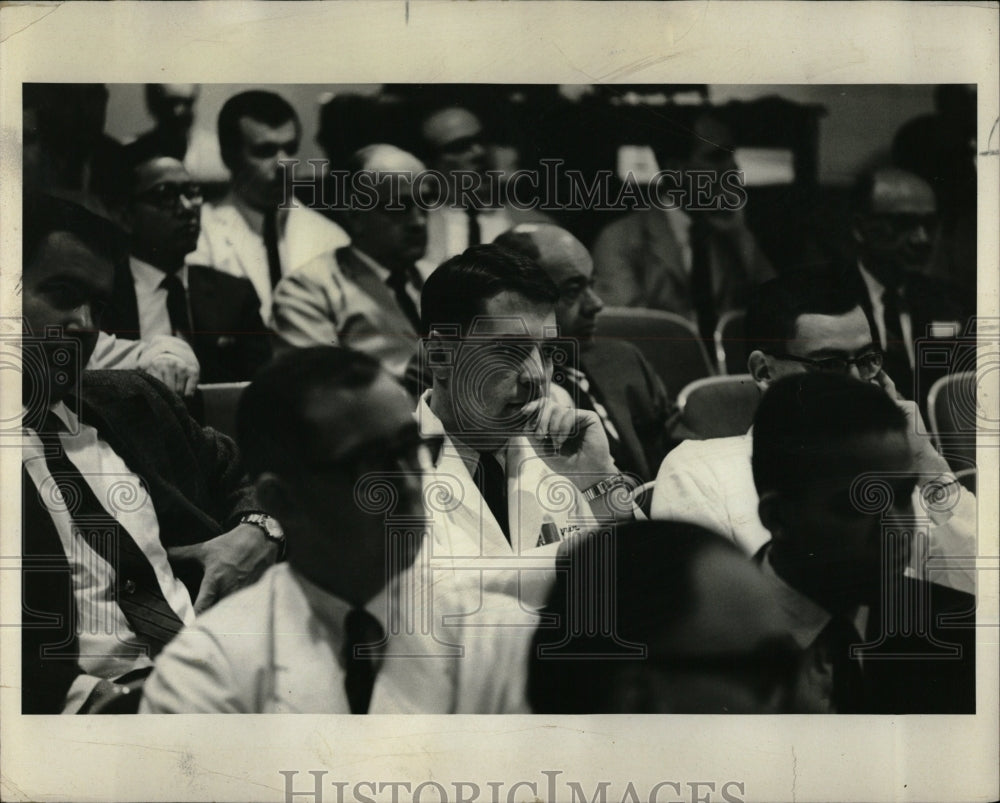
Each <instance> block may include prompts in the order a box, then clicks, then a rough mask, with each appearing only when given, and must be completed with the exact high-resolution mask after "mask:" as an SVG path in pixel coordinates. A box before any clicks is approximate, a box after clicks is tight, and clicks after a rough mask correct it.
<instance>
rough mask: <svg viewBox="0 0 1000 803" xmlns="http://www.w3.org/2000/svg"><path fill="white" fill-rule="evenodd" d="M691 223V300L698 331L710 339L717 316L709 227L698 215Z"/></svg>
mask: <svg viewBox="0 0 1000 803" xmlns="http://www.w3.org/2000/svg"><path fill="white" fill-rule="evenodd" d="M702 214H704V213H702ZM693 217H694V220H693V221H692V223H691V302H692V304H693V306H694V311H695V315H696V316H697V319H698V332H699V333H700V334H701V336H702V338H703V339H704V340H707V341H711V340H712V338H713V336H714V333H715V325H716V323H718V320H719V316H718V313H717V311H716V309H715V291H714V289H713V287H712V256H711V243H710V241H709V234H710V229H709V226H708V223H706V222H705V221H704V220H703V219H702V218H701V217H700V216H699V215H694V216H693Z"/></svg>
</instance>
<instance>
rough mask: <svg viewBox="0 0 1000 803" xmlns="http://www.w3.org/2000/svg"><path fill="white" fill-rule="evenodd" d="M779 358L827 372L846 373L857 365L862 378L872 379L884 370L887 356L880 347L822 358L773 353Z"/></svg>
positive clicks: (773, 355)
mask: <svg viewBox="0 0 1000 803" xmlns="http://www.w3.org/2000/svg"><path fill="white" fill-rule="evenodd" d="M771 356H772V357H777V358H778V359H779V360H791V361H792V362H797V363H801V364H802V365H807V366H809V367H810V368H812V369H813V370H814V371H821V372H822V373H825V374H846V373H847V372H848V371H849V370H851V366H857V368H858V375H859V376H860V377H861V378H862V379H872V378H874V377H875V375H876V374H877V373H878V372H879V371H881V370H882V363H883V361H884V359H885V356H884V355H883V354H882V352H881V351H879V350H878V349H872V350H871V351H866V352H865V353H864V354H861V355H859V356H857V357H823V358H821V359H815V360H814V359H810V358H809V357H796V356H795V355H794V354H785V353H780V354H772V355H771Z"/></svg>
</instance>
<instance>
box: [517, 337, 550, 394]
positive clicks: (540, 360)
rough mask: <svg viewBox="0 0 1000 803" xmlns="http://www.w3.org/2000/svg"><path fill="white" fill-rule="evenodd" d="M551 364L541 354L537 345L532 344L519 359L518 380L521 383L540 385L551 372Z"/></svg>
mask: <svg viewBox="0 0 1000 803" xmlns="http://www.w3.org/2000/svg"><path fill="white" fill-rule="evenodd" d="M551 370H552V366H551V365H549V364H548V363H547V361H546V360H545V358H544V357H543V356H542V351H541V349H540V348H539V347H538V346H534V347H532V348H531V350H530V351H529V352H528V353H527V354H525V355H524V359H522V360H521V365H520V373H519V374H518V380H519V381H520V382H521V384H523V385H538V386H541V385H542V384H543V383H544V382H545V380H546V379H547V378H548V375H549V374H550V373H551Z"/></svg>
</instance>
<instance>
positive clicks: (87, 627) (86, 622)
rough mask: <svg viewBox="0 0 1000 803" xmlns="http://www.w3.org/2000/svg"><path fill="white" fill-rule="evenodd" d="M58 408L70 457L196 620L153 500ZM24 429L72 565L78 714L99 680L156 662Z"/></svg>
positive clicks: (30, 465)
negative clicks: (79, 672)
mask: <svg viewBox="0 0 1000 803" xmlns="http://www.w3.org/2000/svg"><path fill="white" fill-rule="evenodd" d="M52 412H53V413H55V415H56V416H58V418H59V419H60V420H61V421H62V422H63V423H64V424H65V425H66V431H64V432H62V433H60V435H59V439H60V441H61V442H62V445H63V449H65V451H66V456H67V457H68V458H69V459H70V461H71V462H72V463H73V465H75V466H76V467H77V468H78V469H79V471H80V474H81V475H82V476H83V477H84V479H85V480H86V482H87V484H88V485H89V486H90V487H91V489H92V490H93V492H94V495H95V496H96V497H97V499H98V500H100V501H101V503H102V504H103V505H104V506H105V509H107V510H108V513H109V514H111V515H113V516H114V517H115V518H116V519H117V520H118V523H119V524H120V525H121V526H122V527H124V528H125V529H126V530H127V531H128V533H129V535H131V536H132V539H133V540H134V541H135V542H136V544H137V545H138V546H139V548H140V549H141V550H142V552H143V554H144V555H145V556H146V558H147V560H148V561H149V563H150V565H151V566H152V568H153V571H154V573H155V574H156V579H157V580H158V581H159V585H160V590H161V591H162V592H163V596H164V598H165V599H166V601H167V603H168V604H169V605H170V607H171V608H172V609H173V611H174V613H176V614H177V616H178V618H180V620H181V621H182V622H185V623H189V622H192V621H193V620H194V608H193V607H192V605H191V597H190V595H189V594H188V591H187V588H186V587H185V586H184V584H183V583H181V582H180V580H178V579H177V578H175V577H174V573H173V570H172V569H171V568H170V563H169V562H168V560H167V553H166V549H165V548H164V547H163V544H161V543H160V528H159V522H158V521H157V518H156V511H155V509H154V508H153V501H152V499H150V497H149V494H148V493H147V492H146V489H145V487H144V486H143V483H142V480H141V479H140V478H139V477H138V476H136V475H135V474H133V473H132V471H131V470H130V469H129V468H128V466H127V465H126V464H125V461H124V460H122V459H121V458H120V457H119V456H118V455H117V454H116V453H115V452H114V450H113V449H112V448H111V447H110V446H109V445H108V444H107V443H106V442H105V441H103V440H102V439H101V437H100V436H99V435H98V433H97V430H96V429H94V428H93V427H91V426H89V425H88V424H84V423H83V422H81V421H80V420H79V419H78V418H77V416H76V415H75V414H74V413H73V412H72V411H71V410H70V409H69V408H68V407H66V405H65V404H63V403H62V402H59V403H58V404H56V405H54V406H53V407H52ZM24 434H25V439H24V448H23V452H22V461H23V462H24V468H25V470H26V471H27V472H28V476H29V477H30V478H31V480H32V482H33V483H34V485H35V487H36V488H37V489H38V490H39V491H40V497H41V499H42V500H43V501H44V503H45V504H46V506H47V508H48V511H49V514H50V515H51V516H52V522H53V524H54V525H55V528H56V532H57V533H58V534H59V539H60V541H61V542H62V546H63V550H64V552H65V554H66V558H67V561H68V562H69V565H70V569H71V571H72V578H73V597H74V600H75V601H76V614H77V635H78V643H79V650H80V657H79V661H78V663H79V664H80V667H81V668H82V669H83V672H84V674H82V675H80V676H78V677H77V678H76V680H74V682H73V684H72V686H71V687H70V690H69V693H68V694H67V698H66V707H65V709H64V713H75V712H76V711H77V710H79V708H80V707H81V706H82V705H83V703H84V702H85V701H86V699H87V697H88V696H89V695H90V693H91V691H92V690H93V688H94V686H95V685H97V683H98V682H99V681H100V680H102V679H103V680H114V679H115V678H118V677H121V676H122V675H124V674H126V673H127V672H130V671H132V670H134V669H141V668H143V667H147V666H150V664H151V662H150V659H149V658H148V657H147V656H146V655H145V654H143V647H141V646H139V645H138V644H137V643H136V642H135V634H134V633H133V632H132V629H131V627H130V626H129V623H128V620H127V619H126V618H125V615H124V613H122V610H121V608H119V607H118V605H117V603H116V602H115V593H116V591H115V585H116V584H115V573H114V569H113V568H112V567H111V565H110V564H109V563H108V562H107V561H105V560H104V559H103V558H102V557H101V556H100V555H99V554H98V553H97V552H96V551H94V549H92V548H91V547H90V545H89V544H87V542H86V540H85V539H84V538H83V537H82V536H80V535H79V534H77V533H74V531H73V521H72V518H71V517H70V514H69V511H68V510H67V508H66V506H65V505H63V504H61V503H58V499H57V498H56V497H55V496H53V494H52V493H51V490H52V488H53V483H54V480H53V479H52V475H51V473H50V472H49V468H48V465H47V464H46V462H45V454H44V450H43V446H42V442H41V440H40V439H39V438H38V436H37V435H36V434H35V433H34V432H33V431H32V430H30V429H26V430H25V432H24Z"/></svg>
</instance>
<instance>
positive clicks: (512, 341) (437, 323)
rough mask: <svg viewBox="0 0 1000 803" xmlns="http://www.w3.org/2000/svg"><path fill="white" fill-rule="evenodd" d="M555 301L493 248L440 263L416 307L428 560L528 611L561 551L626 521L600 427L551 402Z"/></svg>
mask: <svg viewBox="0 0 1000 803" xmlns="http://www.w3.org/2000/svg"><path fill="white" fill-rule="evenodd" d="M558 298H559V293H558V290H557V288H556V286H555V285H554V284H553V282H552V280H551V279H550V278H549V276H548V275H547V274H546V273H545V272H544V271H543V270H542V269H541V268H539V267H538V266H537V265H536V264H535V263H534V262H533V261H531V260H530V259H527V258H525V257H522V256H519V255H515V254H513V253H511V252H508V251H505V250H503V249H501V248H498V247H497V246H476V247H473V248H469V249H467V250H466V251H465V252H464V253H462V254H460V255H458V256H456V257H453V258H451V259H449V260H448V261H447V262H445V263H444V264H442V265H441V266H440V267H439V268H438V269H437V270H436V271H435V272H434V273H433V274H432V275H431V276H430V277H429V278H428V280H427V282H426V283H425V284H424V289H423V295H422V297H421V317H422V321H423V326H424V331H425V333H426V335H427V336H426V339H425V341H424V351H423V358H424V360H425V367H426V369H427V370H428V371H429V373H430V374H431V376H432V384H431V389H430V390H429V391H427V392H425V393H424V395H423V396H422V397H421V399H420V402H419V405H418V409H417V417H418V422H419V425H420V429H421V432H422V434H424V435H425V436H432V435H443V436H444V440H443V446H442V449H441V452H440V454H439V455H438V457H437V459H436V460H435V463H434V469H435V470H434V472H432V473H431V475H430V477H429V487H428V488H427V490H426V493H425V495H424V497H425V504H426V505H427V506H428V508H429V512H430V513H431V516H432V519H433V553H432V557H431V560H432V563H434V564H435V565H440V566H448V567H450V568H452V569H453V570H454V571H455V572H457V573H462V574H465V573H470V574H476V575H478V576H481V577H482V586H483V588H485V589H491V590H500V591H503V592H505V593H510V594H516V595H517V596H519V598H520V599H521V601H522V604H523V605H524V606H525V607H528V608H531V607H537V606H538V605H541V604H542V603H543V601H544V597H545V593H546V592H547V590H548V588H549V585H550V583H551V580H552V577H553V575H554V570H555V555H556V552H557V551H558V544H559V542H560V541H563V540H566V539H569V538H572V537H573V536H574V535H575V534H578V533H581V532H585V531H587V530H590V529H593V528H595V527H598V526H613V525H614V523H615V522H616V521H621V520H627V519H630V518H632V507H631V487H630V483H629V481H628V480H627V479H626V478H625V477H623V476H622V475H621V474H620V472H619V471H618V468H617V467H616V466H615V463H614V460H613V459H612V457H611V453H610V450H609V448H608V439H607V436H606V435H605V432H604V428H603V427H602V425H601V421H600V418H598V416H597V414H596V413H594V412H593V411H589V410H580V409H576V408H574V407H569V406H561V405H559V404H557V403H554V402H553V401H552V399H551V398H549V394H548V391H549V383H550V381H551V378H552V370H553V365H552V360H551V358H552V355H553V354H554V353H555V351H554V350H553V348H552V347H553V341H554V339H555V338H556V335H557V327H556V319H555V312H554V305H555V303H556V301H557V299H558Z"/></svg>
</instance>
